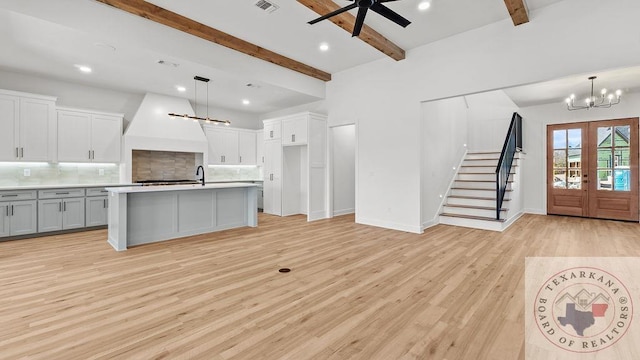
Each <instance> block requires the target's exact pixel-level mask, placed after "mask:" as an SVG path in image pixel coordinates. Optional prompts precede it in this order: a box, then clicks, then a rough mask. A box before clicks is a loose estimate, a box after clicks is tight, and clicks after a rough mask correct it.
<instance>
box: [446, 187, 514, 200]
mask: <svg viewBox="0 0 640 360" xmlns="http://www.w3.org/2000/svg"><path fill="white" fill-rule="evenodd" d="M451 195H459V196H477V197H495V196H496V190H495V189H493V190H490V189H479V190H466V189H465V190H463V189H451ZM504 196H505V199H511V194H510V192H507V193H506V194H505V195H504Z"/></svg>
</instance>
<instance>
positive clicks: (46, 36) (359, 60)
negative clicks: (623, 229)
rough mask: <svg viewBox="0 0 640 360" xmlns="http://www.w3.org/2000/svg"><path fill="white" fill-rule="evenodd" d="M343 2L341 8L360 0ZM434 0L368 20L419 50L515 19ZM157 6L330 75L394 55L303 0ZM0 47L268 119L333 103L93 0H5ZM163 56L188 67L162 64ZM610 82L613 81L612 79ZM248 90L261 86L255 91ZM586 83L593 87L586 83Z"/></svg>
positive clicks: (23, 58)
mask: <svg viewBox="0 0 640 360" xmlns="http://www.w3.org/2000/svg"><path fill="white" fill-rule="evenodd" d="M334 1H335V2H336V3H338V4H339V5H342V6H345V5H348V4H350V3H351V2H350V1H346V0H334ZM431 1H432V6H431V8H430V9H429V10H428V11H426V12H420V11H418V10H417V5H418V3H419V0H402V1H397V2H389V3H385V5H387V6H388V7H389V8H391V9H393V10H394V11H396V12H398V13H399V14H401V15H403V16H404V17H406V18H408V19H409V20H411V21H412V24H411V25H409V26H408V27H407V28H401V27H400V26H397V25H396V24H394V23H392V22H390V21H388V20H386V19H384V18H382V17H381V16H379V15H378V14H375V13H373V12H370V13H369V14H368V15H367V18H366V21H365V23H366V24H367V25H369V26H371V27H372V28H374V29H375V30H377V31H378V32H379V33H381V34H382V35H383V36H385V37H386V38H388V39H389V40H391V41H393V42H395V43H396V44H398V45H399V46H400V47H402V48H404V49H405V50H410V49H412V48H415V47H418V46H421V45H423V44H427V43H430V42H433V41H437V40H440V39H443V38H446V37H449V36H452V35H455V34H458V33H461V32H465V31H468V30H472V29H474V28H478V27H481V26H484V25H487V24H490V23H493V22H496V21H510V19H509V14H508V12H507V9H506V7H505V5H504V1H503V0H431ZM560 1H562V0H527V5H528V8H529V11H530V18H531V21H535V11H536V10H537V9H539V8H541V7H545V6H549V5H551V6H553V4H554V3H557V2H560ZM149 2H151V3H153V4H156V5H158V6H161V7H164V8H166V9H168V10H171V11H174V12H177V13H179V14H182V15H184V16H187V17H189V18H192V19H194V20H196V21H199V22H202V23H204V24H206V25H209V26H211V27H214V28H216V29H219V30H221V31H224V32H227V33H229V34H231V35H234V36H236V37H238V38H241V39H244V40H247V41H249V42H252V43H254V44H256V45H259V46H261V47H264V48H266V49H269V50H272V51H275V52H277V53H280V54H282V55H285V56H288V57H291V58H293V59H295V60H298V61H300V62H303V63H306V64H308V65H311V66H313V67H316V68H319V69H321V70H324V71H327V72H329V73H335V72H339V71H342V70H345V69H348V68H351V67H354V66H357V65H359V64H363V63H367V62H371V61H375V60H378V59H383V58H386V56H385V55H384V54H382V53H381V52H379V51H378V50H376V49H374V48H372V47H371V46H369V45H368V44H365V43H364V42H363V41H361V40H360V39H358V38H352V37H351V35H350V33H348V32H346V31H344V30H342V29H341V28H339V27H338V26H336V25H334V24H333V23H331V22H330V21H322V22H320V23H318V24H315V25H308V24H307V21H309V20H312V19H314V18H316V17H318V14H316V13H315V12H313V11H311V10H309V9H307V8H306V7H305V6H304V5H301V4H300V3H298V2H297V1H295V0H273V2H275V3H276V4H277V5H278V6H279V7H280V8H279V9H278V10H277V11H275V12H273V13H271V14H268V13H265V12H264V11H262V10H260V9H259V8H257V7H256V6H255V5H254V3H255V2H256V0H233V1H231V0H190V1H175V0H149ZM353 12H355V10H354V11H353ZM525 26H526V25H525ZM321 42H326V43H328V44H329V45H330V48H331V49H330V51H328V52H325V53H322V52H320V51H319V50H318V45H319V44H320V43H321ZM0 43H2V46H3V50H2V51H1V52H0V68H3V69H7V70H10V71H18V72H27V73H33V74H37V75H40V76H47V77H53V78H57V79H62V80H65V81H70V82H77V83H83V84H90V85H95V86H99V87H106V88H110V89H120V90H124V91H129V92H139V93H144V92H156V93H160V94H166V95H173V96H182V97H186V98H189V99H193V98H194V97H195V95H194V93H193V87H194V81H193V76H194V75H200V76H204V77H208V78H211V79H212V82H211V83H210V85H209V93H210V96H209V102H210V104H211V105H212V106H219V107H224V108H229V109H234V110H239V111H247V112H254V113H265V112H270V111H275V110H278V109H282V108H286V107H291V106H296V105H300V104H304V103H309V102H312V101H316V100H319V99H321V98H322V97H323V96H324V83H322V82H321V81H319V80H316V79H312V78H309V77H307V76H304V75H300V74H298V73H294V72H292V71H289V70H283V69H281V68H279V67H277V66H276V65H272V64H269V63H266V62H264V61H261V60H257V59H254V58H252V57H249V56H247V55H242V54H238V53H236V52H234V51H232V50H229V49H226V48H223V47H221V46H219V45H216V44H212V43H210V42H207V41H204V40H201V39H197V38H195V37H193V36H190V35H187V34H184V33H181V32H179V31H178V30H174V29H171V28H168V27H165V26H163V25H159V24H156V23H153V22H151V21H149V20H146V19H143V18H140V17H137V16H135V15H131V14H128V13H126V12H123V11H120V10H117V9H115V8H112V7H110V6H107V5H104V4H101V3H98V2H96V1H93V0H56V1H50V0H30V1H24V0H3V1H2V2H1V3H0ZM104 44H106V45H109V46H113V47H115V50H112V49H111V48H110V47H109V46H104ZM160 59H162V60H166V61H169V62H174V63H178V64H179V66H178V67H177V68H173V67H167V66H162V65H158V64H157V61H158V60H160ZM387 59H388V61H394V60H391V59H389V58H387ZM74 64H87V65H90V66H92V67H93V68H94V72H93V73H92V74H90V75H85V74H81V73H79V72H78V71H77V70H76V69H75V68H74V67H73V65H74ZM596 75H598V74H596ZM627 75H628V74H627ZM624 76H626V75H623V76H622V77H624ZM602 79H603V83H604V80H606V78H605V76H604V75H603V77H602ZM572 81H573V82H569V83H567V80H566V79H565V80H564V81H559V82H557V83H551V84H547V85H537V86H532V87H530V88H524V89H510V90H508V92H507V93H508V94H509V95H510V96H513V97H514V100H515V101H516V103H521V104H533V103H536V102H538V103H539V102H549V101H555V100H556V99H557V98H553V99H552V98H551V96H556V95H555V94H556V92H557V93H562V95H560V98H561V99H563V98H564V97H566V95H567V91H566V90H567V89H569V88H570V90H569V92H571V91H575V90H574V89H575V88H576V86H574V85H578V84H579V83H581V82H582V81H578V80H577V79H574V80H572ZM612 81H613V80H612ZM248 83H253V84H258V85H259V88H250V87H247V86H246V85H247V84H248ZM175 85H184V86H185V87H187V88H188V89H189V91H187V92H186V93H182V94H180V93H177V92H176V90H175ZM581 85H584V86H585V87H586V85H587V84H586V77H585V79H584V84H581ZM607 86H609V85H607ZM620 86H625V85H624V84H623V85H620ZM632 86H634V85H629V87H632ZM552 89H553V90H552ZM556 89H557V90H556ZM201 90H202V88H201V87H198V91H201ZM54 95H55V94H54ZM201 96H202V95H200V94H199V95H198V101H200V97H201ZM244 98H247V99H249V100H251V105H250V106H244V105H242V103H241V99H244Z"/></svg>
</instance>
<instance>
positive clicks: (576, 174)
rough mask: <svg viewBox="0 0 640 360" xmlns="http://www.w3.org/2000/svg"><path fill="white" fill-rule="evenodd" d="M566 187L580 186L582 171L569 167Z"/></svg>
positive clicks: (579, 187)
mask: <svg viewBox="0 0 640 360" xmlns="http://www.w3.org/2000/svg"><path fill="white" fill-rule="evenodd" d="M567 188H568V189H578V190H579V189H581V188H582V171H581V170H580V169H577V170H576V169H569V179H568V181H567Z"/></svg>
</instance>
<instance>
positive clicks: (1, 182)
mask: <svg viewBox="0 0 640 360" xmlns="http://www.w3.org/2000/svg"><path fill="white" fill-rule="evenodd" d="M27 174H28V176H26V175H27ZM119 181H120V167H119V166H118V165H115V164H101V165H97V164H51V163H1V164H0V186H30V185H71V184H117V183H118V182H119Z"/></svg>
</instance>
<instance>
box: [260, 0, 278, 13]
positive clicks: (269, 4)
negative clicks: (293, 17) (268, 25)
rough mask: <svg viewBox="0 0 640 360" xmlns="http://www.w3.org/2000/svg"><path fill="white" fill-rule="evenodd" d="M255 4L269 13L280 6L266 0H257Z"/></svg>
mask: <svg viewBox="0 0 640 360" xmlns="http://www.w3.org/2000/svg"><path fill="white" fill-rule="evenodd" d="M255 5H256V6H257V7H259V8H260V9H262V10H264V11H266V12H268V13H272V12H274V11H276V10H278V8H279V6H278V5H276V4H274V3H272V2H271V1H266V0H258V1H256V3H255Z"/></svg>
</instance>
